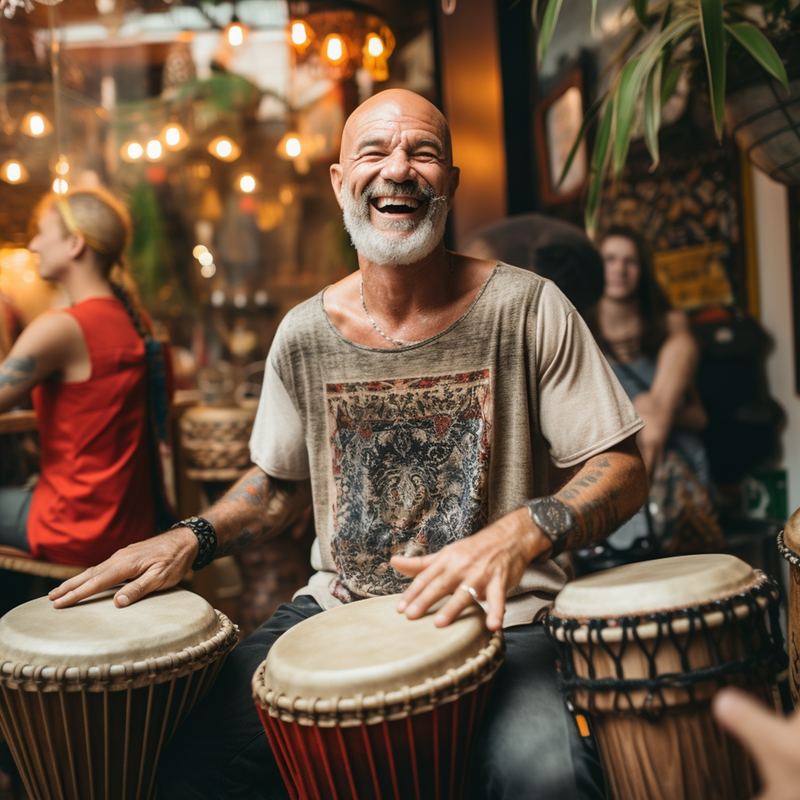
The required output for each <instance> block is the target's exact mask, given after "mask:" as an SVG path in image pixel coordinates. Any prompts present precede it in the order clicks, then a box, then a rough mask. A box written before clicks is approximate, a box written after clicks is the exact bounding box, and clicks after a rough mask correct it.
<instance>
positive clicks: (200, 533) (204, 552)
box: [170, 517, 217, 572]
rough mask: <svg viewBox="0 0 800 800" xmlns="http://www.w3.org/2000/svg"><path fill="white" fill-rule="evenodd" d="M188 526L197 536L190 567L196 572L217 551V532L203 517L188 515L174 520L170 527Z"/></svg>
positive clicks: (207, 563)
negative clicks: (185, 517) (195, 553)
mask: <svg viewBox="0 0 800 800" xmlns="http://www.w3.org/2000/svg"><path fill="white" fill-rule="evenodd" d="M175 528H188V529H189V530H190V531H191V532H192V533H193V534H194V535H195V536H196V537H197V544H198V550H197V558H195V560H194V563H193V564H192V569H193V570H194V571H195V572H197V571H198V570H201V569H203V567H206V566H208V565H209V564H210V563H211V562H212V561H213V560H214V556H215V554H216V552H217V532H216V531H215V530H214V526H213V525H212V524H211V523H210V522H209V521H208V520H207V519H206V518H205V517H189V518H188V519H184V520H181V521H180V522H176V523H175V524H174V525H173V526H172V527H171V528H170V530H171V531H174V530H175Z"/></svg>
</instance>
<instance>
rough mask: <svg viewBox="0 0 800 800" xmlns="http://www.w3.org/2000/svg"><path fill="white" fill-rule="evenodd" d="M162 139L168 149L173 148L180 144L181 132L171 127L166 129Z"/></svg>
mask: <svg viewBox="0 0 800 800" xmlns="http://www.w3.org/2000/svg"><path fill="white" fill-rule="evenodd" d="M164 138H165V140H166V142H167V144H168V145H169V146H170V147H175V145H177V144H179V143H180V140H181V132H180V131H179V130H178V129H177V128H176V127H175V126H174V125H173V126H171V127H169V128H167V132H166V134H165V135H164Z"/></svg>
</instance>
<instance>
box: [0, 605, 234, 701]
mask: <svg viewBox="0 0 800 800" xmlns="http://www.w3.org/2000/svg"><path fill="white" fill-rule="evenodd" d="M214 613H215V614H216V615H217V622H218V623H219V630H218V631H217V632H216V633H215V634H214V635H213V636H212V637H211V638H210V639H206V640H205V641H202V642H199V643H198V644H195V645H190V646H189V647H185V648H183V649H182V650H179V651H177V652H175V653H167V654H165V655H162V656H158V657H157V658H148V659H145V660H140V661H123V662H121V663H118V664H102V665H100V666H91V667H86V666H84V667H65V666H58V667H53V666H48V665H37V664H29V663H25V662H22V663H19V662H14V661H3V662H0V687H4V688H10V689H21V690H23V691H29V692H34V691H35V692H38V691H45V692H47V691H58V690H65V691H82V690H84V689H85V690H88V691H104V690H106V689H110V690H111V691H114V690H122V689H128V688H138V687H140V686H148V685H151V684H154V683H156V684H158V683H164V682H166V681H171V680H174V679H176V678H182V677H184V676H185V675H188V674H190V673H192V672H194V671H196V670H197V669H199V668H201V667H203V666H205V665H206V664H207V663H209V662H210V661H212V660H215V659H216V658H217V657H218V656H219V654H220V653H224V652H227V651H230V650H231V649H233V647H234V645H235V644H236V643H237V642H238V640H239V628H238V627H237V626H236V625H234V623H233V622H231V620H230V619H228V617H226V616H225V614H223V613H222V612H221V611H218V610H217V609H216V608H215V609H214Z"/></svg>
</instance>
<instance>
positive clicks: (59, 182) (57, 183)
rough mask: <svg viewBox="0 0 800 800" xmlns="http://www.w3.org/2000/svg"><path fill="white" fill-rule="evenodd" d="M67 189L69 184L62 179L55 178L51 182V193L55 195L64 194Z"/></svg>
mask: <svg viewBox="0 0 800 800" xmlns="http://www.w3.org/2000/svg"><path fill="white" fill-rule="evenodd" d="M67 189H69V184H68V183H67V182H66V181H65V180H64V179H63V178H56V179H55V180H54V181H53V191H54V192H55V193H56V194H64V193H65V192H66V191H67Z"/></svg>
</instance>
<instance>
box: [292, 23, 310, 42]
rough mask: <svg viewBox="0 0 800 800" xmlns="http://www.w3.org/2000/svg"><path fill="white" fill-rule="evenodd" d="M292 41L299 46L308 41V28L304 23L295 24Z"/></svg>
mask: <svg viewBox="0 0 800 800" xmlns="http://www.w3.org/2000/svg"><path fill="white" fill-rule="evenodd" d="M292 41H293V42H294V43H295V44H296V45H298V46H299V45H301V44H305V43H306V42H307V41H308V34H307V33H306V26H305V25H303V23H302V22H295V23H294V24H293V25H292Z"/></svg>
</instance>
